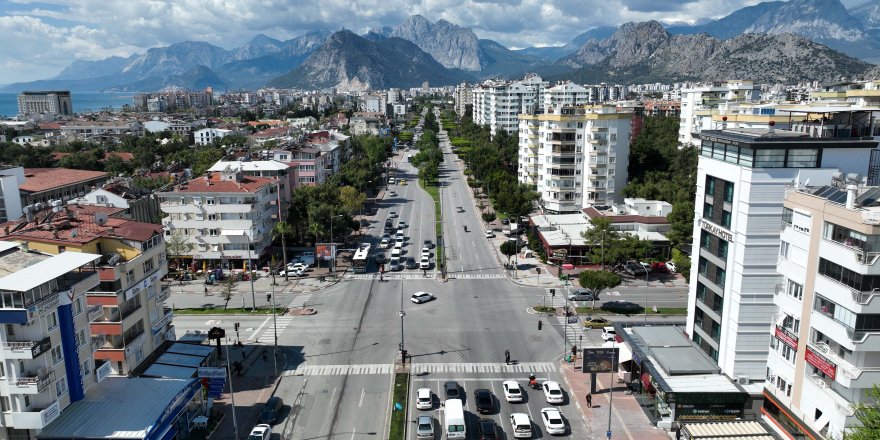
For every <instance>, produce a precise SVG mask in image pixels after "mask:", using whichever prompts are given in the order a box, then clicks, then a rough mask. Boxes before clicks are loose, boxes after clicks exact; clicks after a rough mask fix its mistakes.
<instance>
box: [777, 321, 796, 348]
mask: <svg viewBox="0 0 880 440" xmlns="http://www.w3.org/2000/svg"><path fill="white" fill-rule="evenodd" d="M776 339H779V340H780V341H782V343H783V344H785V345H787V346H789V347H791V349H792V350H795V351H797V344H798V338H797V336H795V335H794V334H793V333H792V332H790V331H788V330H786V329H785V328H784V327H781V326H778V325H777V326H776Z"/></svg>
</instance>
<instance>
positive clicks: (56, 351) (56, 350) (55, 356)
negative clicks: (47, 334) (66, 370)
mask: <svg viewBox="0 0 880 440" xmlns="http://www.w3.org/2000/svg"><path fill="white" fill-rule="evenodd" d="M63 359H64V356H62V355H61V346H60V345H56V346H54V347H52V365H55V364H57V363H59V362H61V361H62V360H63Z"/></svg>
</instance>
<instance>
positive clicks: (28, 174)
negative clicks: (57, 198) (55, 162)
mask: <svg viewBox="0 0 880 440" xmlns="http://www.w3.org/2000/svg"><path fill="white" fill-rule="evenodd" d="M24 177H25V179H24V184H23V185H21V187H20V189H21V190H22V191H28V192H31V193H37V192H42V191H48V190H50V189H55V188H61V187H64V186H68V185H75V184H77V183H81V182H88V181H90V180H95V179H100V178H102V177H103V178H105V179H106V178H107V177H108V174H107V173H105V172H103V171H87V170H74V169H70V168H25V169H24Z"/></svg>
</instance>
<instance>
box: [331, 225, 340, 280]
mask: <svg viewBox="0 0 880 440" xmlns="http://www.w3.org/2000/svg"><path fill="white" fill-rule="evenodd" d="M338 217H343V215H342V214H339V215H331V216H330V253H331V254H332V255H330V273H336V248H335V246H333V219H334V218H338Z"/></svg>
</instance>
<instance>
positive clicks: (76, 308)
mask: <svg viewBox="0 0 880 440" xmlns="http://www.w3.org/2000/svg"><path fill="white" fill-rule="evenodd" d="M82 311H83V297H82V296H79V297H77V298H76V299H74V300H73V316H77V315H79V314H80V313H82Z"/></svg>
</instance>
